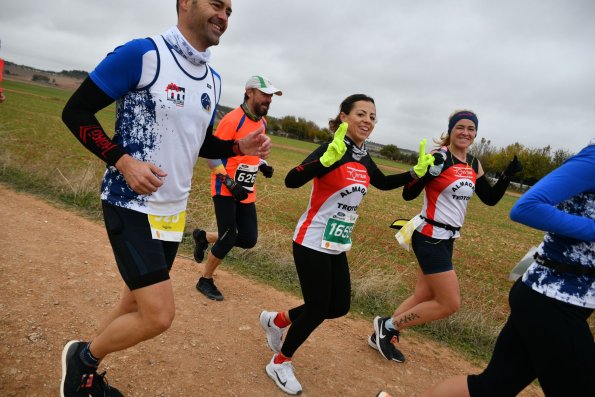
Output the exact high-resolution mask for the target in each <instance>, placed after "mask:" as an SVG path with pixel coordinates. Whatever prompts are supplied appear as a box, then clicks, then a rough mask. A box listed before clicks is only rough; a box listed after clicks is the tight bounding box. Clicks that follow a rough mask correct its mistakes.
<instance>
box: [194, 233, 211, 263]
mask: <svg viewBox="0 0 595 397" xmlns="http://www.w3.org/2000/svg"><path fill="white" fill-rule="evenodd" d="M192 238H193V239H194V260H195V261H197V262H198V263H201V262H202V261H203V259H205V251H206V249H207V247H208V246H209V242H208V241H207V232H205V231H204V230H202V229H194V231H193V232H192Z"/></svg>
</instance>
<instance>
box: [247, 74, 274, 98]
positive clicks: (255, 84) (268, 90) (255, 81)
mask: <svg viewBox="0 0 595 397" xmlns="http://www.w3.org/2000/svg"><path fill="white" fill-rule="evenodd" d="M248 88H257V89H258V90H260V91H262V92H264V93H265V94H275V95H283V93H282V92H281V90H280V89H278V88H277V87H275V86H274V85H273V83H271V80H269V79H267V78H266V77H264V76H252V77H250V78H249V79H248V81H247V82H246V89H248Z"/></svg>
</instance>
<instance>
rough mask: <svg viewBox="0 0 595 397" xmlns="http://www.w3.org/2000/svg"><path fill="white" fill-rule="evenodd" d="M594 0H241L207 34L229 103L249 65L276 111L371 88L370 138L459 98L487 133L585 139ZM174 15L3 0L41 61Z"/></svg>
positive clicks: (68, 59)
mask: <svg viewBox="0 0 595 397" xmlns="http://www.w3.org/2000/svg"><path fill="white" fill-rule="evenodd" d="M594 15H595V2H594V1H592V0H498V1H494V0H441V1H437V0H434V1H430V0H418V1H411V0H376V1H362V0H359V1H354V0H330V1H320V0H316V1H314V0H301V1H289V0H235V1H234V2H233V15H232V16H231V19H230V22H229V28H228V30H227V32H226V33H225V34H224V35H223V37H222V40H221V43H220V44H219V46H217V47H212V48H211V50H212V52H213V57H212V63H211V64H212V66H213V67H214V68H215V70H217V71H218V72H219V73H220V74H221V75H222V77H223V97H222V100H221V104H223V105H226V106H231V107H235V106H237V105H239V104H240V102H241V100H242V97H243V87H244V84H245V82H246V80H247V79H248V77H249V76H251V75H253V74H262V75H265V76H267V77H268V78H270V79H271V80H272V81H273V83H274V84H275V85H276V86H277V87H279V88H281V89H282V90H283V93H284V95H283V96H282V97H275V99H274V101H273V104H272V106H271V110H270V111H269V114H270V115H271V116H274V117H283V116H285V115H294V116H298V117H304V118H306V119H308V120H312V121H314V122H315V123H316V124H318V125H319V126H321V127H324V126H326V124H327V121H328V119H329V118H331V117H334V116H335V115H336V114H337V112H338V108H339V104H340V102H341V101H342V100H343V99H344V98H345V97H346V96H348V95H350V94H354V93H364V94H367V95H370V96H372V97H373V98H374V99H375V101H376V108H377V113H378V120H379V122H378V124H377V126H376V129H375V130H374V132H373V134H372V136H371V137H370V139H371V140H373V141H375V142H380V143H384V144H389V143H392V144H394V145H397V146H398V147H402V148H407V149H413V150H415V149H416V148H417V146H418V142H419V140H420V139H422V138H424V137H425V138H436V137H438V136H439V135H440V134H441V133H442V132H444V131H445V130H446V127H447V118H448V115H449V114H450V113H451V111H452V110H454V109H459V108H468V109H472V110H474V111H476V112H477V114H478V116H479V131H478V132H479V135H478V136H479V137H480V138H481V137H486V138H487V139H490V140H491V141H492V144H493V145H495V146H497V147H504V146H506V145H508V144H511V143H514V142H519V143H521V144H523V145H525V146H528V147H531V148H538V147H539V148H541V147H545V146H547V145H551V146H552V148H554V149H565V150H569V151H572V152H577V151H578V150H580V149H581V148H582V147H584V146H585V145H586V144H587V142H588V140H589V139H590V138H592V137H595V131H594V126H595V23H594V22H593V17H594ZM175 22H176V13H175V1H174V0H126V1H121V0H86V1H81V0H79V1H75V0H52V1H47V0H43V1H40V0H29V1H26V2H22V1H21V2H16V1H12V2H4V4H3V5H2V7H1V12H0V40H2V48H1V50H0V55H1V56H2V57H3V58H5V59H6V60H8V61H11V62H14V63H18V64H25V65H29V66H32V67H36V68H39V69H45V70H54V71H61V70H63V69H66V70H71V69H80V70H87V71H91V70H92V69H93V68H94V66H95V65H96V64H97V63H98V62H99V61H101V59H102V58H103V57H104V56H105V55H106V54H107V53H108V52H110V51H111V50H112V49H113V48H115V47H116V46H118V45H120V44H123V43H125V42H126V41H128V40H130V39H133V38H139V37H148V36H152V35H155V34H158V33H162V32H163V31H165V30H166V29H167V28H169V27H170V26H171V25H173V24H175Z"/></svg>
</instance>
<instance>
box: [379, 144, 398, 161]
mask: <svg viewBox="0 0 595 397" xmlns="http://www.w3.org/2000/svg"><path fill="white" fill-rule="evenodd" d="M380 154H381V155H383V156H384V157H386V158H388V159H391V160H398V159H399V158H400V157H401V152H400V151H399V148H398V147H396V146H395V145H385V146H383V147H382V149H380Z"/></svg>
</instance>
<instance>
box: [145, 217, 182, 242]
mask: <svg viewBox="0 0 595 397" xmlns="http://www.w3.org/2000/svg"><path fill="white" fill-rule="evenodd" d="M148 216H149V225H150V226H151V235H152V236H153V238H154V239H156V240H163V241H174V242H180V241H182V237H183V236H184V226H185V225H186V211H182V212H180V213H179V214H175V215H169V216H161V215H151V214H149V215H148Z"/></svg>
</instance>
